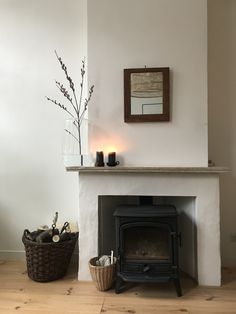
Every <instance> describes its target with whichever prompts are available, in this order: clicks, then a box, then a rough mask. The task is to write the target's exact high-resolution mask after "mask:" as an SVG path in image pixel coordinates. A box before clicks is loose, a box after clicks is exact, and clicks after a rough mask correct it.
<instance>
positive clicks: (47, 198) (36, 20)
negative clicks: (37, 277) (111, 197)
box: [0, 0, 84, 258]
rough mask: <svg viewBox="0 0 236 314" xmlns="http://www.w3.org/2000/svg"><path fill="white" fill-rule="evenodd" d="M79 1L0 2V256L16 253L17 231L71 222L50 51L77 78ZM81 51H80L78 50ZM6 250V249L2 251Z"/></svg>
mask: <svg viewBox="0 0 236 314" xmlns="http://www.w3.org/2000/svg"><path fill="white" fill-rule="evenodd" d="M79 3H80V1H77V0H70V1H65V0H40V1H37V0H21V1H19V0H0V42H1V45H0V73H1V79H0V137H1V139H0V239H1V240H0V258H1V257H4V256H7V258H10V257H11V255H13V256H14V255H15V253H17V252H18V251H21V250H23V246H22V244H21V236H22V233H23V230H24V228H29V229H30V230H33V229H34V228H36V227H37V226H39V225H40V224H45V223H48V224H51V221H52V217H53V215H54V212H55V211H56V210H57V211H58V212H59V220H60V221H61V222H64V221H65V220H71V221H75V220H76V219H77V210H78V208H77V201H78V200H77V194H78V186H77V184H78V182H77V176H76V174H71V173H66V171H65V168H64V165H63V161H62V139H63V135H64V133H63V132H64V131H63V128H64V120H65V114H64V113H63V112H62V111H61V109H59V108H57V107H56V106H55V105H54V104H52V103H49V102H47V100H46V99H45V96H46V95H47V96H51V97H52V98H53V99H56V97H57V95H58V91H57V89H56V87H55V83H54V80H55V79H57V80H61V81H62V82H63V83H64V76H63V73H62V70H61V69H60V65H59V63H58V62H57V60H56V58H55V55H54V49H57V51H58V53H59V54H60V55H61V56H62V57H63V59H64V61H65V63H66V64H67V65H68V69H69V71H70V73H71V76H72V78H74V80H75V81H79V79H80V61H81V57H82V56H81V55H80V52H82V51H83V50H84V47H82V46H81V44H80V40H79V39H80V38H82V36H81V34H80V29H81V27H80V24H81V19H80V11H81V10H79ZM82 48H83V49H82ZM9 251H11V252H12V253H11V254H10V253H9Z"/></svg>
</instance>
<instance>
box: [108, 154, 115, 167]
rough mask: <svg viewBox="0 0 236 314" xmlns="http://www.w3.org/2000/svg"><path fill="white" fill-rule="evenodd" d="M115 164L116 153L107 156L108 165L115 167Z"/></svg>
mask: <svg viewBox="0 0 236 314" xmlns="http://www.w3.org/2000/svg"><path fill="white" fill-rule="evenodd" d="M115 163H116V153H115V152H112V153H109V154H108V164H110V165H115Z"/></svg>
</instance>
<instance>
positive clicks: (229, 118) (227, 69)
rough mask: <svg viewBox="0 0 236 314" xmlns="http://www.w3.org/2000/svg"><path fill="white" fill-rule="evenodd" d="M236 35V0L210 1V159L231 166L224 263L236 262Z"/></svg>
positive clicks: (225, 188)
mask: <svg viewBox="0 0 236 314" xmlns="http://www.w3.org/2000/svg"><path fill="white" fill-rule="evenodd" d="M219 21H220V22H219ZM235 37H236V2H235V0H228V1H224V0H208V103H209V114H208V116H209V159H212V160H213V161H214V162H215V164H216V165H217V166H219V165H220V166H227V167H229V169H230V173H229V174H224V175H222V176H221V183H220V187H221V193H220V194H221V255H222V264H223V266H232V265H235V263H236V242H233V241H232V240H233V239H235V240H236V225H235V221H236V211H235V204H236V158H235V156H236V145H235V143H236V124H235V118H236V110H235V99H236V89H235V80H236V70H235V69H236V60H235V54H236V42H235ZM234 235H235V237H234Z"/></svg>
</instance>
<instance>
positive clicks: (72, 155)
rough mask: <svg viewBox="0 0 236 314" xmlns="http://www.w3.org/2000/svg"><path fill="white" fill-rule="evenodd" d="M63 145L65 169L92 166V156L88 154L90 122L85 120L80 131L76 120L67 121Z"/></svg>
mask: <svg viewBox="0 0 236 314" xmlns="http://www.w3.org/2000/svg"><path fill="white" fill-rule="evenodd" d="M64 133H65V134H64V144H63V159H64V165H65V167H82V166H90V165H91V163H92V160H91V155H90V154H88V120H87V119H83V121H82V123H81V125H80V130H79V131H78V128H77V124H76V121H75V120H74V119H66V121H65V132H64Z"/></svg>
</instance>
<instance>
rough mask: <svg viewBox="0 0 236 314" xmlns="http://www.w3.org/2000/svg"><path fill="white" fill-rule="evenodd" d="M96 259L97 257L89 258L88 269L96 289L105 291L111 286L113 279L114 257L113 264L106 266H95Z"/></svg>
mask: <svg viewBox="0 0 236 314" xmlns="http://www.w3.org/2000/svg"><path fill="white" fill-rule="evenodd" d="M98 259H99V257H94V258H91V259H90V261H89V270H90V274H91V277H92V280H93V281H94V283H95V285H96V287H97V289H98V290H100V291H106V290H108V289H110V288H111V287H112V285H113V283H114V280H115V270H116V258H115V257H114V264H111V265H108V266H97V265H96V261H97V260H98Z"/></svg>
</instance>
